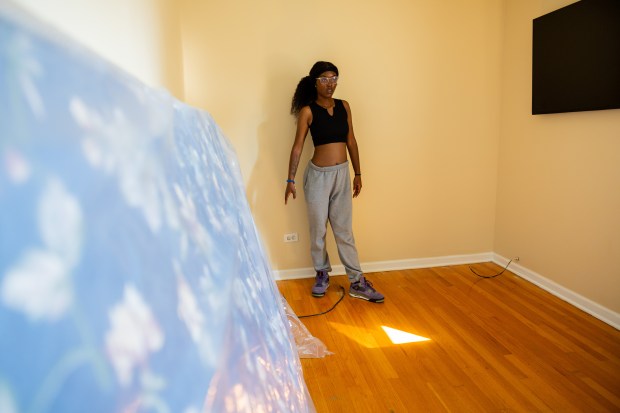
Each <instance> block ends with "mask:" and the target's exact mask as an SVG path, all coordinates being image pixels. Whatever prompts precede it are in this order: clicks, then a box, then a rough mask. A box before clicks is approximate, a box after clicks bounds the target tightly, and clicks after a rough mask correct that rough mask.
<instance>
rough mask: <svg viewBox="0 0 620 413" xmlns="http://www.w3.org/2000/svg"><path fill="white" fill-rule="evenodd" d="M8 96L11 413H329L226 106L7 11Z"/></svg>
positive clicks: (5, 259) (2, 37) (2, 192)
mask: <svg viewBox="0 0 620 413" xmlns="http://www.w3.org/2000/svg"><path fill="white" fill-rule="evenodd" d="M0 91H1V93H0V411H1V412H3V413H25V412H33V413H41V412H63V413H71V412H80V413H83V412H93V413H99V412H182V413H198V412H218V413H219V412H255V411H265V412H267V411H270V412H308V411H314V407H313V405H312V401H311V400H310V398H309V395H308V392H307V389H306V386H305V383H304V381H303V375H302V373H301V366H300V363H299V357H298V354H297V349H296V347H295V344H294V341H293V338H292V335H291V329H290V324H289V321H288V320H287V314H285V311H284V309H283V305H282V299H281V296H280V295H279V293H278V290H277V287H276V285H275V283H274V281H273V280H272V278H271V276H270V268H269V265H268V262H267V260H266V258H265V253H264V251H263V248H262V246H261V243H260V238H259V236H258V234H257V231H256V227H255V225H254V222H253V220H252V216H251V214H250V210H249V207H248V203H247V200H246V197H245V192H244V188H243V184H242V179H241V176H240V172H239V167H238V164H237V158H236V155H235V152H234V150H233V148H232V147H231V145H230V143H229V142H228V140H227V139H226V138H225V137H224V136H223V135H222V133H221V131H220V129H219V128H218V127H217V125H216V124H215V122H214V121H213V119H212V118H211V116H210V115H209V114H208V113H207V112H205V111H202V110H199V109H196V108H193V107H191V106H188V105H186V104H183V103H181V102H179V101H176V100H174V99H173V98H172V97H171V96H170V95H169V94H168V93H166V92H165V91H162V90H155V89H151V88H148V87H146V86H144V85H142V84H141V83H140V82H138V81H137V80H136V79H134V78H132V77H130V76H128V75H127V74H125V73H124V72H122V71H120V70H119V69H117V68H115V67H114V66H112V65H110V64H108V63H106V62H104V61H102V60H101V59H100V58H99V57H97V56H94V55H93V54H92V53H90V52H88V51H86V50H83V49H81V48H80V46H79V45H76V44H75V43H73V42H72V41H70V40H68V39H66V38H64V37H63V36H62V35H60V34H58V33H56V32H54V31H52V30H50V29H48V28H45V27H44V26H42V25H41V24H39V23H37V22H36V21H35V20H34V19H32V18H31V17H29V16H26V15H24V14H22V12H20V11H17V10H13V9H11V8H10V7H8V6H7V7H5V6H3V8H2V9H1V10H0Z"/></svg>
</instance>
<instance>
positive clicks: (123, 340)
mask: <svg viewBox="0 0 620 413" xmlns="http://www.w3.org/2000/svg"><path fill="white" fill-rule="evenodd" d="M109 319H110V327H111V328H110V330H108V332H107V333H106V335H105V346H106V352H107V355H108V357H109V359H110V361H111V362H112V365H113V367H114V370H115V371H116V375H117V377H118V380H119V382H120V384H121V385H122V386H123V387H127V386H129V385H130V384H131V383H132V381H133V371H134V368H136V367H138V366H143V365H144V364H145V363H146V362H147V361H148V357H149V354H150V353H154V352H156V351H158V350H160V349H161V348H162V346H163V344H164V334H163V333H162V331H161V329H160V327H159V325H158V324H157V321H156V320H155V318H154V317H153V314H152V313H151V309H150V308H149V306H148V305H147V304H146V303H145V302H144V300H143V299H142V296H141V295H140V293H139V292H138V290H136V288H135V287H133V286H131V285H127V286H125V291H124V294H123V301H122V302H120V303H118V304H116V305H115V306H114V307H113V308H112V309H111V310H110V312H109Z"/></svg>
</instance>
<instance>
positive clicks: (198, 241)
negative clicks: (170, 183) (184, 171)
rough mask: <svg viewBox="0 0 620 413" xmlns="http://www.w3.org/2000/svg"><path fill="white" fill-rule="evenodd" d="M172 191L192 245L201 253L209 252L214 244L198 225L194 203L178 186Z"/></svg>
mask: <svg viewBox="0 0 620 413" xmlns="http://www.w3.org/2000/svg"><path fill="white" fill-rule="evenodd" d="M174 191H175V193H176V196H177V200H178V201H179V203H180V207H179V215H180V218H181V222H182V226H183V228H184V229H185V231H186V233H187V234H188V235H189V237H190V238H191V240H192V241H193V242H194V244H195V245H197V246H198V247H199V248H201V249H202V250H203V251H205V252H208V251H211V250H212V248H213V243H214V242H213V239H212V238H211V235H210V234H209V233H208V232H207V230H206V229H205V228H204V227H203V226H202V224H201V223H200V220H199V219H198V215H197V213H196V206H195V205H194V201H193V200H192V198H191V197H189V196H188V195H186V194H185V193H184V192H183V190H182V189H181V187H180V186H179V185H178V184H175V185H174Z"/></svg>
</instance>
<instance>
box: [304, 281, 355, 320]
mask: <svg viewBox="0 0 620 413" xmlns="http://www.w3.org/2000/svg"><path fill="white" fill-rule="evenodd" d="M340 290H341V291H342V296H340V298H339V299H338V301H336V304H334V305H332V307H331V308H330V309H329V310H327V311H323V312H322V313H317V314H308V315H298V316H297V318H304V317H315V316H317V315H323V314H327V313H329V312H330V311H332V310H333V309H334V308H336V306H337V305H338V304H339V303H340V302H341V301H342V299H343V298H344V287H343V286H342V285H341V286H340Z"/></svg>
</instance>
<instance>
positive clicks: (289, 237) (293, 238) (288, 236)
mask: <svg viewBox="0 0 620 413" xmlns="http://www.w3.org/2000/svg"><path fill="white" fill-rule="evenodd" d="M297 241H299V236H297V233H296V232H291V233H290V234H284V242H297Z"/></svg>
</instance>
